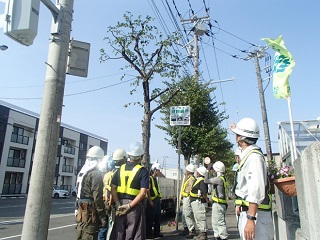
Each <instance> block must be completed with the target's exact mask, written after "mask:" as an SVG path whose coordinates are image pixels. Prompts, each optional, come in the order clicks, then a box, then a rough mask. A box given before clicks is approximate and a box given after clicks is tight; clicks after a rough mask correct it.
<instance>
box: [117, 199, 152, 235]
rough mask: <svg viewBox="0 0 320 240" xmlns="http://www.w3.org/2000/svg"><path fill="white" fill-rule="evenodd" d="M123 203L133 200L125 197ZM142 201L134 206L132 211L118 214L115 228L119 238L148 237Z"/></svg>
mask: <svg viewBox="0 0 320 240" xmlns="http://www.w3.org/2000/svg"><path fill="white" fill-rule="evenodd" d="M120 202H121V204H128V203H130V202H132V200H129V199H123V200H121V201H120ZM144 210H145V209H144V206H143V204H142V203H139V204H138V205H136V206H134V207H133V208H131V209H130V211H129V212H128V213H127V214H125V215H122V216H116V218H115V226H113V227H115V229H116V238H115V239H117V240H128V239H133V240H145V239H146V215H145V211H144Z"/></svg>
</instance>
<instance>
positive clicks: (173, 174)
mask: <svg viewBox="0 0 320 240" xmlns="http://www.w3.org/2000/svg"><path fill="white" fill-rule="evenodd" d="M161 172H162V174H163V175H164V176H165V177H166V178H170V179H178V169H177V168H164V169H162V170H161ZM182 178H183V169H180V180H181V179H182Z"/></svg>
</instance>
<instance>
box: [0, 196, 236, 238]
mask: <svg viewBox="0 0 320 240" xmlns="http://www.w3.org/2000/svg"><path fill="white" fill-rule="evenodd" d="M26 201H27V200H26V198H9V199H0V240H7V239H10V240H17V239H21V232H22V226H23V217H24V212H25V207H26ZM74 203H75V197H70V198H64V199H62V198H61V199H52V203H51V214H50V223H49V229H48V240H61V239H76V235H75V226H76V223H75V217H74ZM226 221H227V226H228V233H229V239H239V233H238V230H237V223H236V222H237V221H236V217H235V212H234V207H233V203H232V201H229V208H228V211H227V214H226ZM172 222H173V223H174V217H170V218H167V217H163V219H162V224H161V225H162V226H161V231H162V232H163V233H164V236H165V237H164V238H162V240H180V239H181V240H182V239H185V237H183V236H181V235H179V231H176V226H175V225H174V224H170V223H172ZM207 223H208V227H209V231H208V237H209V239H213V237H214V236H213V232H212V228H211V209H210V208H208V212H207ZM182 229H183V227H182V224H181V222H180V223H179V230H180V231H181V230H182Z"/></svg>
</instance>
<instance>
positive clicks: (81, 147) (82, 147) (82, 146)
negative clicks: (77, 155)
mask: <svg viewBox="0 0 320 240" xmlns="http://www.w3.org/2000/svg"><path fill="white" fill-rule="evenodd" d="M79 149H80V150H84V149H85V144H84V143H83V142H81V143H80V144H79Z"/></svg>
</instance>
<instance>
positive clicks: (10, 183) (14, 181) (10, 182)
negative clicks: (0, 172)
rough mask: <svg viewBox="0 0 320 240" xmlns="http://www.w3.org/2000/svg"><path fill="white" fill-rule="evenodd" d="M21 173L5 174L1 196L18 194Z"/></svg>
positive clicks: (19, 191) (21, 177) (20, 185)
mask: <svg viewBox="0 0 320 240" xmlns="http://www.w3.org/2000/svg"><path fill="white" fill-rule="evenodd" d="M22 179H23V173H17V172H6V174H5V177H4V183H3V188H2V194H19V193H21V188H22Z"/></svg>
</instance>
